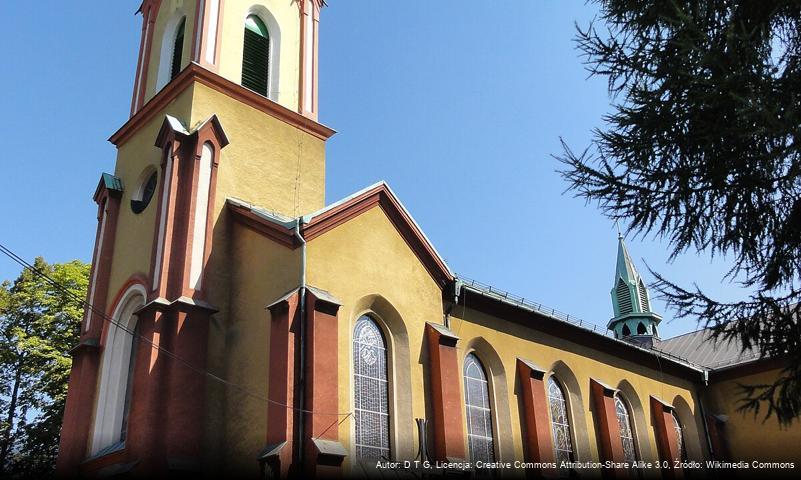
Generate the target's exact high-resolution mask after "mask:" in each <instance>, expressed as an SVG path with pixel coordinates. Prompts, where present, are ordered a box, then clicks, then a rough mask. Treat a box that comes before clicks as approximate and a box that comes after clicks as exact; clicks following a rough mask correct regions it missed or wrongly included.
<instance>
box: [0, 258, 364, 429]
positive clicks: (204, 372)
mask: <svg viewBox="0 0 801 480" xmlns="http://www.w3.org/2000/svg"><path fill="white" fill-rule="evenodd" d="M0 252H2V253H3V254H5V255H6V256H7V257H9V258H10V259H11V260H13V261H14V262H16V263H18V264H20V265H21V266H22V267H24V268H27V269H28V270H30V271H31V272H33V273H34V274H35V275H37V276H39V277H41V278H43V279H44V280H45V281H46V282H48V283H50V284H51V285H53V286H54V287H56V288H57V289H58V290H59V291H60V292H62V293H64V294H65V295H67V296H69V297H71V298H73V299H75V300H77V301H79V302H80V303H81V305H83V306H84V308H86V309H87V310H89V311H91V312H93V313H95V314H97V315H99V316H100V317H101V318H102V319H103V320H104V321H106V322H109V323H110V324H112V325H115V326H116V327H117V328H119V329H121V330H122V331H124V332H125V333H127V334H129V335H131V337H136V338H138V339H139V340H140V341H142V342H144V343H147V344H149V345H150V346H152V348H154V349H156V350H158V351H159V352H160V353H163V354H164V356H166V357H167V358H170V359H172V360H175V361H176V362H178V364H180V365H183V366H184V367H186V368H188V369H190V370H192V371H193V372H195V373H197V374H200V375H204V376H206V377H208V378H210V379H212V380H214V381H216V382H219V383H221V384H223V385H225V386H227V387H230V388H232V389H234V390H237V391H238V392H240V393H242V394H245V395H247V396H249V397H252V398H254V399H257V400H260V401H263V402H265V403H271V404H273V405H278V406H281V407H284V408H287V409H290V410H294V411H297V412H301V413H309V414H312V415H320V416H330V417H334V416H344V417H345V418H347V417H348V416H350V415H351V413H352V412H336V413H335V412H316V411H314V410H306V409H302V408H297V407H293V406H291V405H287V404H285V403H282V402H279V401H277V400H273V399H271V398H268V397H265V396H263V395H261V394H259V393H257V392H253V391H252V390H250V389H249V388H247V387H245V386H243V385H239V384H237V383H233V382H230V381H228V380H226V379H224V378H222V377H220V376H219V375H217V374H214V373H212V372H210V371H209V370H205V369H202V368H200V367H197V366H195V365H193V364H192V363H190V362H189V361H187V360H185V359H183V358H181V357H180V356H179V355H176V354H175V353H173V352H171V351H169V350H167V349H166V348H164V347H162V346H161V345H158V344H156V343H154V342H153V341H152V340H150V339H148V338H145V337H144V336H143V335H141V334H139V333H137V332H135V331H133V330H131V329H129V328H128V327H126V326H123V325H122V324H120V323H119V322H118V321H117V320H116V319H114V318H112V317H110V316H108V315H106V314H105V312H103V311H101V310H99V309H98V308H96V307H95V306H94V305H92V304H90V303H89V302H87V301H86V300H85V299H83V298H81V297H80V296H78V295H77V294H75V293H74V292H72V291H70V290H69V288H67V287H65V286H64V285H62V284H61V283H59V282H58V281H57V280H55V279H53V278H51V277H50V276H49V275H48V274H47V273H46V272H43V271H42V270H40V269H38V268H36V267H35V266H34V265H32V264H30V263H29V262H28V261H26V260H25V259H24V258H22V257H20V256H19V255H17V254H16V253H14V251H13V250H11V249H10V248H8V247H6V246H5V245H4V244H2V243H0ZM345 418H343V419H342V421H344V420H345Z"/></svg>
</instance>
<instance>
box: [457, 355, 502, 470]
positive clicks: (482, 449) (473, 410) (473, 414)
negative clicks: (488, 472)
mask: <svg viewBox="0 0 801 480" xmlns="http://www.w3.org/2000/svg"><path fill="white" fill-rule="evenodd" d="M464 403H465V407H466V408H465V412H466V413H467V444H468V447H469V449H470V460H471V461H473V462H476V461H479V460H480V461H483V462H493V461H495V460H494V459H495V447H494V446H493V441H492V407H490V399H489V384H488V383H487V375H486V374H485V373H484V367H483V366H482V365H481V361H480V360H479V359H478V357H476V356H475V354H472V353H471V354H469V355H467V357H466V358H465V360H464Z"/></svg>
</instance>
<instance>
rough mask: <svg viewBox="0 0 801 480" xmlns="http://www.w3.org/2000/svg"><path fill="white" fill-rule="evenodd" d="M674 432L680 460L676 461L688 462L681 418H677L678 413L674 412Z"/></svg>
mask: <svg viewBox="0 0 801 480" xmlns="http://www.w3.org/2000/svg"><path fill="white" fill-rule="evenodd" d="M672 417H673V431H674V434H675V435H676V447H677V448H676V451H677V453H678V458H676V460H680V461H684V460H687V447H686V446H685V445H684V432H683V430H682V428H681V422H679V417H678V416H676V412H673V415H672Z"/></svg>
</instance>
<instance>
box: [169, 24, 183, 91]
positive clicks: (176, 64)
mask: <svg viewBox="0 0 801 480" xmlns="http://www.w3.org/2000/svg"><path fill="white" fill-rule="evenodd" d="M185 29H186V18H183V19H182V20H181V24H180V25H179V26H178V33H177V34H176V35H175V44H174V45H173V47H172V64H171V65H170V80H172V79H173V78H175V77H177V76H178V74H179V73H181V60H182V58H181V56H182V54H183V52H184V30H185Z"/></svg>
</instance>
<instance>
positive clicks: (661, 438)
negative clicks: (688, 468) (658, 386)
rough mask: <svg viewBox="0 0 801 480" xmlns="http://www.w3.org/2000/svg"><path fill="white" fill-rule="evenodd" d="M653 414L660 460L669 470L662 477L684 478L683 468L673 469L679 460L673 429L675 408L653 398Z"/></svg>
mask: <svg viewBox="0 0 801 480" xmlns="http://www.w3.org/2000/svg"><path fill="white" fill-rule="evenodd" d="M651 412H652V414H653V422H654V431H655V434H656V446H657V450H659V459H660V460H661V461H662V462H665V463H666V464H667V468H663V469H662V476H663V478H666V479H678V478H682V477H683V476H684V475H683V473H682V470H681V467H679V468H673V467H674V464H673V461H674V460H675V459H677V458H679V446H678V443H677V442H676V435H675V433H674V432H675V430H674V429H673V406H672V405H668V404H667V403H665V402H663V401H662V400H659V399H658V398H656V397H653V396H651Z"/></svg>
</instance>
